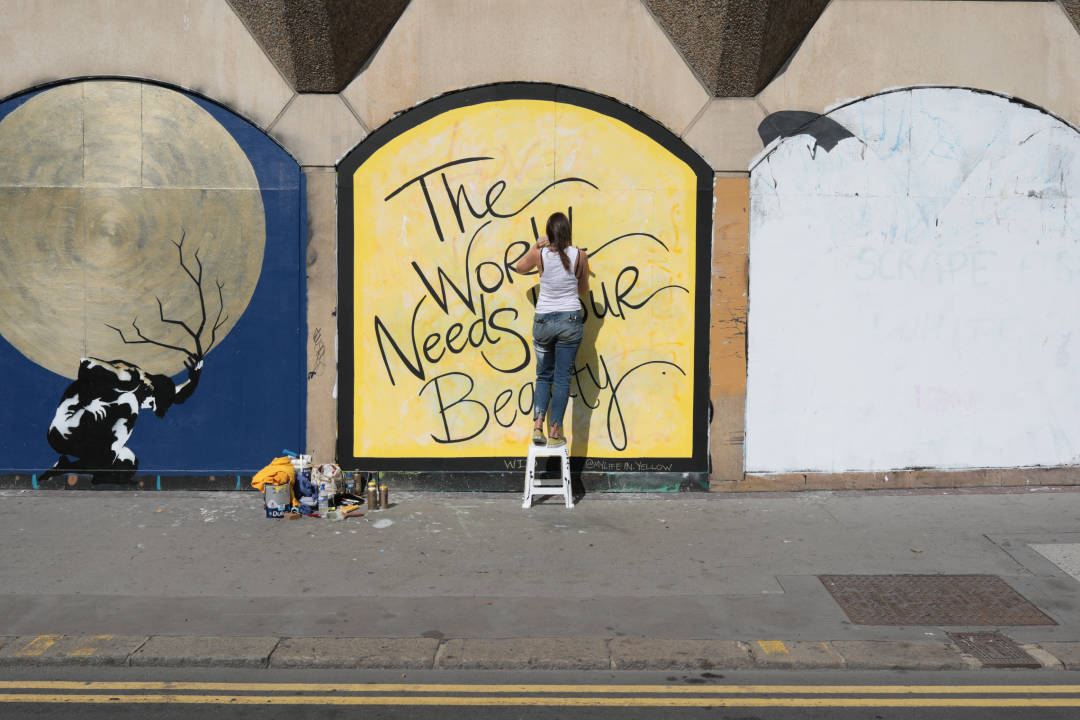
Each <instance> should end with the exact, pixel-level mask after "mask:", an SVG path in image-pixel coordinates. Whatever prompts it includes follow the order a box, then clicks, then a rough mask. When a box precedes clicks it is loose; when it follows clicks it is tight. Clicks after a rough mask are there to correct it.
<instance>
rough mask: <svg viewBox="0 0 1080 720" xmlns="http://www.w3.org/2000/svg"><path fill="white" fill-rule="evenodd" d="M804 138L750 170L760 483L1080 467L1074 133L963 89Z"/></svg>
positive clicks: (875, 106)
mask: <svg viewBox="0 0 1080 720" xmlns="http://www.w3.org/2000/svg"><path fill="white" fill-rule="evenodd" d="M830 120H831V121H835V123H838V124H839V128H837V127H836V126H835V125H833V124H829V125H826V124H827V123H829V121H830ZM805 130H806V132H805V133H802V134H795V133H791V134H790V135H791V136H789V137H786V138H780V139H778V140H776V141H774V142H773V144H772V145H770V147H769V148H768V149H767V150H766V152H765V153H763V154H762V155H761V156H760V157H759V158H758V159H757V160H756V161H755V162H756V164H755V165H754V166H753V168H752V172H751V189H750V193H751V218H750V308H749V322H748V326H749V338H748V380H747V414H746V427H747V435H746V470H747V471H748V472H792V471H828V472H842V471H856V470H890V469H902V468H922V467H933V468H974V467H1025V466H1035V465H1044V466H1055V465H1074V464H1078V463H1080V302H1078V301H1080V132H1078V131H1077V130H1076V129H1075V128H1072V127H1070V126H1069V125H1067V124H1066V123H1064V122H1062V121H1061V120H1059V119H1057V118H1055V117H1053V116H1051V115H1049V114H1047V113H1045V112H1043V111H1041V110H1039V109H1037V108H1033V107H1031V106H1028V105H1026V104H1023V103H1020V102H1018V101H1015V100H1011V99H1009V98H1005V97H1001V96H998V95H994V94H990V93H982V92H976V91H972V90H966V89H958V88H914V89H905V90H898V91H890V92H886V93H884V94H881V95H877V96H874V97H870V98H866V99H863V100H860V101H857V102H854V103H851V104H848V105H846V106H843V107H840V108H838V109H836V110H834V111H832V112H830V113H829V114H828V115H827V116H826V117H825V118H824V119H822V120H818V121H815V122H813V123H811V125H810V126H808V127H806V128H805ZM844 131H846V132H844ZM830 133H831V136H830ZM847 133H850V136H848V137H843V138H842V139H839V140H837V134H839V135H846V134H847ZM815 135H816V136H817V137H815ZM827 136H830V137H827ZM830 146H831V147H830Z"/></svg>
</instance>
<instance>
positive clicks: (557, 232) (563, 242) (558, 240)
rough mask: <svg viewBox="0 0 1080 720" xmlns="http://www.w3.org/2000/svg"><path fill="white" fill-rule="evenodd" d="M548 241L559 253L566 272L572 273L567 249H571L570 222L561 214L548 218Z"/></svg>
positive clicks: (552, 214)
mask: <svg viewBox="0 0 1080 720" xmlns="http://www.w3.org/2000/svg"><path fill="white" fill-rule="evenodd" d="M547 239H548V242H549V243H551V247H553V248H555V252H557V253H559V259H560V260H562V266H563V267H564V268H566V272H570V258H569V257H568V256H567V255H566V248H568V247H570V221H569V220H568V219H567V218H566V216H565V215H563V214H562V213H561V212H557V213H551V217H549V218H548V221H547Z"/></svg>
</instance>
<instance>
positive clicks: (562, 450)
mask: <svg viewBox="0 0 1080 720" xmlns="http://www.w3.org/2000/svg"><path fill="white" fill-rule="evenodd" d="M538 457H558V458H561V463H562V482H561V483H560V484H558V485H541V484H540V480H539V479H537V477H536V458H538ZM537 495H562V496H563V498H565V500H566V507H568V508H572V507H574V495H573V491H572V490H571V489H570V446H569V445H560V446H559V447H548V446H546V445H535V444H533V443H529V459H528V461H527V462H526V463H525V496H524V498H523V499H524V502H522V503H521V507H523V508H528V507H532V501H533V498H534V497H535V496H537Z"/></svg>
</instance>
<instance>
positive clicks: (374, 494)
mask: <svg viewBox="0 0 1080 720" xmlns="http://www.w3.org/2000/svg"><path fill="white" fill-rule="evenodd" d="M366 500H367V506H368V510H378V509H379V489H378V488H377V487H376V486H375V481H374V480H369V481H368V484H367V497H366Z"/></svg>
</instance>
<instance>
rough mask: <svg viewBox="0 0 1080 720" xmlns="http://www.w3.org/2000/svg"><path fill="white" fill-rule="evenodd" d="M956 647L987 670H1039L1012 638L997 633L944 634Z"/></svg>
mask: <svg viewBox="0 0 1080 720" xmlns="http://www.w3.org/2000/svg"><path fill="white" fill-rule="evenodd" d="M946 634H947V635H948V636H949V639H950V640H952V641H953V642H954V643H956V646H957V647H958V648H960V649H961V650H962V651H963V652H966V653H967V654H968V655H974V656H975V657H976V658H977V659H978V660H979V662H981V663H982V664H983V666H984V667H989V668H1040V667H1042V663H1040V662H1039V661H1038V660H1036V659H1035V658H1033V657H1031V656H1030V655H1028V654H1027V653H1026V652H1024V649H1023V648H1022V647H1020V646H1019V645H1017V644H1016V643H1015V642H1014V641H1013V639H1012V638H1009V637H1006V636H1004V635H1002V634H1001V633H997V632H975V633H965V632H951V633H946Z"/></svg>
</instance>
